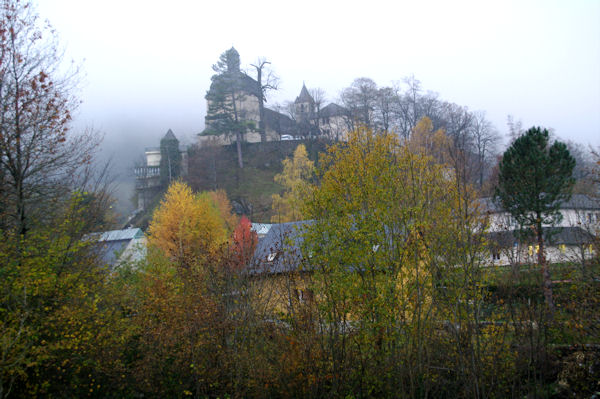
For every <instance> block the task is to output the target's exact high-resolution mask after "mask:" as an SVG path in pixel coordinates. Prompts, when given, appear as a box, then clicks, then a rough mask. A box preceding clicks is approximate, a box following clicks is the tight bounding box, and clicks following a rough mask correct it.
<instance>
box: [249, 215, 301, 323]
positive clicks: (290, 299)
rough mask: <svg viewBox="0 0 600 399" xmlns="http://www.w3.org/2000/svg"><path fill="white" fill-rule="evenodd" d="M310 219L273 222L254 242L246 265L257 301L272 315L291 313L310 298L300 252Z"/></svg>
mask: <svg viewBox="0 0 600 399" xmlns="http://www.w3.org/2000/svg"><path fill="white" fill-rule="evenodd" d="M311 223H312V222H311V221H301V222H290V223H280V224H273V225H271V228H270V229H269V231H268V233H267V234H266V235H265V236H264V237H263V238H262V239H261V240H259V242H258V245H257V246H256V249H255V251H254V256H253V258H252V261H251V263H250V265H249V267H248V274H249V277H250V278H251V280H252V284H253V292H255V293H256V295H257V296H258V298H256V299H257V301H258V303H261V304H262V305H263V306H264V307H265V308H268V309H270V310H271V311H272V312H273V313H275V314H291V313H294V312H297V311H299V310H300V309H302V304H303V303H307V302H308V301H311V300H312V291H311V290H310V289H309V288H308V287H309V285H310V278H311V276H310V273H308V272H310V267H309V266H308V265H307V263H306V259H308V258H307V257H305V256H303V254H302V243H303V237H302V232H303V229H304V228H305V227H306V226H308V225H309V224H311Z"/></svg>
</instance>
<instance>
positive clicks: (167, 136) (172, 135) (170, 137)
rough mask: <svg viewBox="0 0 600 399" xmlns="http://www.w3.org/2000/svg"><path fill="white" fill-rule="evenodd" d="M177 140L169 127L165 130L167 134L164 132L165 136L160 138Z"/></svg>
mask: <svg viewBox="0 0 600 399" xmlns="http://www.w3.org/2000/svg"><path fill="white" fill-rule="evenodd" d="M163 140H165V141H179V140H177V137H175V135H174V134H173V131H172V130H171V129H169V130H168V131H167V134H165V136H164V137H163V138H162V139H161V141H163Z"/></svg>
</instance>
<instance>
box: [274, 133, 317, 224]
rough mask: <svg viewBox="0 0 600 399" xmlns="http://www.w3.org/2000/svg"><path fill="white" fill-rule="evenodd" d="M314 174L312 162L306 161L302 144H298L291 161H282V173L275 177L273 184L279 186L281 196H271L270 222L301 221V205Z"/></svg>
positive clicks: (306, 155)
mask: <svg viewBox="0 0 600 399" xmlns="http://www.w3.org/2000/svg"><path fill="white" fill-rule="evenodd" d="M313 172H314V162H313V161H311V160H310V159H308V153H307V152H306V147H305V146H304V144H299V145H298V147H296V150H295V151H294V157H293V158H292V159H289V158H288V159H285V160H284V161H283V171H282V172H281V173H280V174H278V175H276V176H275V182H276V183H279V184H281V185H282V186H283V187H284V188H285V191H284V193H283V195H279V194H273V210H274V212H275V214H274V215H273V217H272V218H271V220H272V221H273V222H275V223H282V222H292V221H297V220H302V210H301V205H302V203H303V201H304V197H305V196H306V195H308V193H309V187H310V183H309V179H310V178H311V177H312V174H313Z"/></svg>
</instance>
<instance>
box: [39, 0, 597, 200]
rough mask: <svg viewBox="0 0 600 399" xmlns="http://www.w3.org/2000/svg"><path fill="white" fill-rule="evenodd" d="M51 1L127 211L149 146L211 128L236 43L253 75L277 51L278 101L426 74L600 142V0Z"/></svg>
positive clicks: (482, 101)
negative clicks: (221, 72) (216, 95)
mask: <svg viewBox="0 0 600 399" xmlns="http://www.w3.org/2000/svg"><path fill="white" fill-rule="evenodd" d="M38 12H39V14H40V17H41V19H48V20H49V21H50V23H51V24H52V26H53V27H54V28H55V29H56V31H57V33H58V35H59V42H60V45H61V46H62V48H64V54H65V57H64V58H65V61H70V60H73V61H74V62H75V64H77V65H81V66H82V69H83V71H84V75H83V76H82V85H81V91H80V97H81V99H82V101H83V103H82V104H81V106H80V108H79V110H78V112H77V114H76V115H75V119H74V124H75V128H77V129H83V128H85V127H93V128H95V129H97V130H99V131H100V132H102V133H103V134H104V135H105V139H104V143H103V145H102V150H101V158H103V159H106V158H109V157H112V160H113V163H114V170H115V172H116V173H117V174H118V182H119V190H118V193H117V194H118V197H119V201H120V204H121V208H122V209H123V210H124V211H128V210H131V209H132V208H133V206H132V204H130V203H129V202H128V198H129V197H131V196H132V195H133V173H132V171H131V168H132V166H133V163H134V162H135V161H136V160H139V159H141V156H142V154H143V151H144V148H145V147H149V146H158V145H159V140H160V138H161V137H162V136H163V135H164V134H165V133H166V131H167V130H168V129H169V128H170V129H172V130H173V132H174V133H175V135H176V136H177V138H179V140H180V142H181V143H182V144H191V143H194V142H195V136H196V134H197V133H199V132H201V131H202V130H203V129H204V116H205V114H206V101H205V99H204V96H205V94H206V91H207V90H208V88H209V86H210V77H211V76H212V74H213V71H212V68H211V66H212V65H213V64H214V63H216V62H217V60H218V57H219V55H220V54H221V53H222V52H223V51H225V50H227V49H229V48H230V47H231V46H235V48H236V49H237V50H238V51H239V53H240V56H241V61H242V68H244V67H245V68H246V69H247V70H248V72H250V73H251V72H252V71H251V70H250V69H248V67H249V64H251V63H253V62H254V61H256V59H257V58H258V57H259V56H262V57H266V58H267V59H268V60H269V61H271V63H272V65H271V67H272V69H273V70H274V72H275V73H276V74H277V75H278V76H279V77H280V79H281V80H280V89H279V91H277V92H271V94H270V96H269V98H268V102H267V104H266V105H267V106H268V107H272V106H273V104H274V103H283V102H285V101H293V100H294V99H295V97H296V96H297V95H298V94H299V92H300V89H301V87H302V83H303V82H305V83H306V85H307V87H308V88H322V89H323V90H325V92H326V95H327V97H326V103H328V102H337V100H338V97H339V92H340V91H341V90H342V89H343V88H345V87H348V86H349V85H350V84H351V83H352V81H353V80H354V79H356V78H359V77H369V78H372V79H373V80H374V81H375V82H376V83H377V84H378V85H379V86H386V85H392V84H394V82H401V80H402V79H403V78H404V77H406V76H409V75H412V74H414V76H415V77H416V78H417V79H418V80H420V81H421V85H422V88H423V89H424V90H425V91H428V90H431V91H434V92H437V93H439V95H440V98H441V99H443V100H445V101H449V102H453V103H457V104H459V105H463V106H468V107H469V109H470V110H484V111H486V113H487V117H488V119H489V120H490V121H491V122H492V123H493V124H494V125H495V127H496V128H497V129H498V130H499V132H500V133H501V134H503V135H506V133H507V127H506V118H507V115H513V116H514V118H515V119H516V120H521V121H522V123H523V127H524V128H528V127H530V126H532V125H541V126H544V127H548V128H553V129H554V130H555V132H556V134H557V136H559V137H561V138H563V139H565V140H573V141H576V142H579V143H582V144H584V145H587V144H592V145H594V146H597V145H600V1H594V0H579V1H502V2H500V1H498V2H481V1H454V2H444V1H439V2H438V1H423V2H418V4H417V2H414V1H412V2H397V4H396V3H395V4H394V5H391V4H390V3H389V2H387V1H371V2H368V3H365V2H352V1H344V2H337V1H332V2H323V1H304V2H299V3H287V2H278V1H261V2H242V1H239V2H238V1H230V2H221V1H213V2H192V1H183V0H181V1H170V2H164V1H161V2H158V1H137V0H136V1H133V0H129V1H125V2H123V1H115V0H105V1H102V2H87V1H76V0H50V1H45V0H44V1H42V0H39V1H38ZM251 76H253V75H252V73H251Z"/></svg>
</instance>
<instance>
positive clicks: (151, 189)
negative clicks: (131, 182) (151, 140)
mask: <svg viewBox="0 0 600 399" xmlns="http://www.w3.org/2000/svg"><path fill="white" fill-rule="evenodd" d="M133 171H134V174H135V193H136V197H137V209H138V210H143V209H146V208H147V207H148V206H149V205H150V202H151V201H152V199H153V198H155V197H156V195H157V194H158V193H159V192H160V190H162V189H163V188H164V187H165V186H166V185H168V183H169V182H171V181H172V180H175V179H177V178H178V177H180V176H185V175H186V174H187V151H186V150H185V149H184V148H181V146H180V145H179V140H178V139H177V137H175V134H174V133H173V131H172V130H171V129H169V130H168V131H167V133H166V134H165V135H164V136H163V138H162V139H161V141H160V147H147V148H146V149H145V151H144V160H143V163H142V164H141V165H137V166H135V167H134V170H133Z"/></svg>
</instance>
